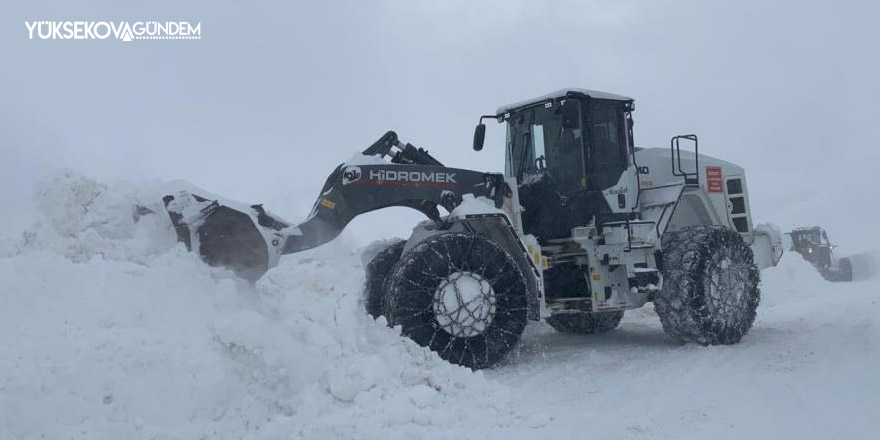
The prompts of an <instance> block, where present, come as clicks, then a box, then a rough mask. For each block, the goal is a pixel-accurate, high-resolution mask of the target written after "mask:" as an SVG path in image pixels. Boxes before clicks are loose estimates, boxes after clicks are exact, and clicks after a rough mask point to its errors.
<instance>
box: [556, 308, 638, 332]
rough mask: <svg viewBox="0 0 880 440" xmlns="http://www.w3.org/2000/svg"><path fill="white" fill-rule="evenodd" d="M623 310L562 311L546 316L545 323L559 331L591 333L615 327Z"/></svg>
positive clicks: (621, 317)
mask: <svg viewBox="0 0 880 440" xmlns="http://www.w3.org/2000/svg"><path fill="white" fill-rule="evenodd" d="M621 319H623V312H622V311H620V312H599V313H563V314H559V315H554V316H551V317H549V318H547V324H550V327H553V329H554V330H556V331H558V332H559V333H573V334H578V335H592V334H595V333H605V332H608V331H611V330H614V329H615V328H617V326H618V325H619V324H620V320H621Z"/></svg>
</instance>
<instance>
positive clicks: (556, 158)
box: [506, 98, 629, 194]
mask: <svg viewBox="0 0 880 440" xmlns="http://www.w3.org/2000/svg"><path fill="white" fill-rule="evenodd" d="M568 99H569V100H570V101H571V102H569V103H567V104H565V101H564V100H557V101H548V102H545V103H541V104H538V105H535V106H531V107H527V108H524V109H520V110H516V111H513V112H511V113H510V114H509V116H508V117H507V164H506V173H507V175H508V176H512V177H516V178H517V181H518V182H519V183H520V184H523V183H528V182H532V181H535V180H538V179H540V178H541V177H543V176H545V175H546V176H549V177H550V180H551V181H552V182H553V184H554V185H555V186H556V188H557V189H558V190H559V192H561V193H562V194H569V193H573V192H577V191H581V190H585V189H590V190H604V189H606V188H610V187H611V186H614V185H615V184H616V183H617V181H618V179H619V178H620V175H621V174H622V173H623V171H624V170H625V169H626V168H627V166H628V152H629V148H628V145H629V143H628V142H627V134H626V133H627V132H626V129H625V127H626V114H627V113H626V112H627V109H626V108H625V107H624V103H622V102H615V101H608V100H599V99H590V100H587V101H582V100H580V99H576V98H568ZM587 106H588V107H587ZM563 108H565V111H563ZM586 108H588V111H587V110H586ZM585 113H586V114H585ZM563 121H564V122H563ZM585 128H586V129H585Z"/></svg>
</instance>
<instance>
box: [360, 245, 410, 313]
mask: <svg viewBox="0 0 880 440" xmlns="http://www.w3.org/2000/svg"><path fill="white" fill-rule="evenodd" d="M404 246H406V241H402V240H401V241H398V242H396V243H394V244H391V245H389V246H388V247H386V248H385V249H382V250H381V251H380V252H379V253H378V254H376V256H375V257H373V259H372V260H370V262H369V263H368V264H367V279H366V283H365V285H364V307H365V308H366V309H367V313H368V314H369V315H370V316H372V317H373V319H375V318H378V317H380V316H382V315H384V314H385V292H386V290H385V280H386V279H387V278H388V274H389V273H391V269H393V268H394V265H395V264H396V263H397V261H398V260H400V254H402V253H403V248H404Z"/></svg>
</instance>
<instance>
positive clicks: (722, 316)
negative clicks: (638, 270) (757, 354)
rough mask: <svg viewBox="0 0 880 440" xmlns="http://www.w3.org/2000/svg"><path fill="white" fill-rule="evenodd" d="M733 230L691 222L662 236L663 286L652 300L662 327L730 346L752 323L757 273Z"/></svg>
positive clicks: (757, 295)
mask: <svg viewBox="0 0 880 440" xmlns="http://www.w3.org/2000/svg"><path fill="white" fill-rule="evenodd" d="M753 260H754V257H753V255H752V249H751V248H750V247H749V246H748V245H747V244H746V243H745V242H744V241H743V239H742V237H741V236H740V235H739V234H738V233H737V232H736V231H734V230H732V229H729V228H726V227H721V226H694V227H689V228H684V229H682V230H681V231H677V232H671V233H667V234H665V235H664V236H663V288H662V289H661V290H660V292H658V293H657V296H656V298H655V299H654V308H655V310H656V311H657V315H659V316H660V322H661V323H662V324H663V330H665V331H666V333H667V334H669V335H670V336H672V337H674V338H676V339H678V340H680V341H683V342H696V343H699V344H702V345H715V344H735V343H737V342H739V341H740V339H742V337H743V336H744V335H745V334H746V333H747V332H748V331H749V329H750V328H751V327H752V323H754V321H755V314H756V310H757V308H758V302H760V298H761V297H760V291H759V289H758V282H759V281H760V273H759V272H758V269H757V267H755V264H754V261H753Z"/></svg>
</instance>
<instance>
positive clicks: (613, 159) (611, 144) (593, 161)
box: [587, 99, 628, 190]
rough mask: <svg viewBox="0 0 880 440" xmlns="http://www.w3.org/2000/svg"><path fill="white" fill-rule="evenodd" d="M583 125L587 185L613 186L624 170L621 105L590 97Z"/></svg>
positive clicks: (624, 144) (623, 123)
mask: <svg viewBox="0 0 880 440" xmlns="http://www.w3.org/2000/svg"><path fill="white" fill-rule="evenodd" d="M590 106H591V111H590V113H589V117H588V119H589V120H588V121H587V125H588V128H589V131H590V148H589V153H590V157H589V159H588V163H589V164H590V168H591V171H592V172H590V173H588V175H589V177H590V183H591V185H590V186H591V187H592V188H593V189H595V190H604V189H606V188H609V187H611V186H614V185H615V184H616V183H617V181H618V179H619V178H620V175H621V174H622V173H623V171H624V170H626V167H627V165H628V163H627V162H628V160H627V145H626V133H625V131H624V130H625V128H624V127H625V120H624V115H623V108H622V107H621V106H620V105H619V104H617V103H616V102H613V101H612V102H608V101H602V100H596V99H594V100H591V104H590Z"/></svg>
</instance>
